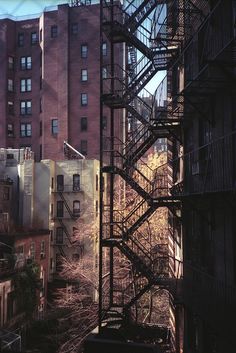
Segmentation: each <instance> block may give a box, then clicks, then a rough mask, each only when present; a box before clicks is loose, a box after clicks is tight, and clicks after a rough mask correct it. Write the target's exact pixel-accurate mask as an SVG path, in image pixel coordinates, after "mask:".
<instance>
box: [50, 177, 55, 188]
mask: <svg viewBox="0 0 236 353" xmlns="http://www.w3.org/2000/svg"><path fill="white" fill-rule="evenodd" d="M53 188H54V178H53V177H52V178H51V189H53Z"/></svg>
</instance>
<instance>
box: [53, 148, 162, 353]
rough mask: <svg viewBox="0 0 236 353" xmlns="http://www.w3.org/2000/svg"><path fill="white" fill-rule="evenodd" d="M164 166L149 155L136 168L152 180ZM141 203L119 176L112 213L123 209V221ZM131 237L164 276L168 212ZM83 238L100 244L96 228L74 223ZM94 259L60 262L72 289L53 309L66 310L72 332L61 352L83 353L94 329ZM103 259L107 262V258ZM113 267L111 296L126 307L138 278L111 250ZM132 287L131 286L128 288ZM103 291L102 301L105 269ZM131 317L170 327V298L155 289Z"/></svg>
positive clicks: (77, 236)
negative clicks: (121, 297)
mask: <svg viewBox="0 0 236 353" xmlns="http://www.w3.org/2000/svg"><path fill="white" fill-rule="evenodd" d="M165 162H166V154H165V153H163V154H162V155H159V156H158V155H156V154H153V155H152V156H149V157H148V158H147V159H146V160H145V161H144V162H142V163H140V165H138V168H139V171H140V172H141V173H142V174H143V175H145V176H147V177H150V174H151V175H152V177H153V176H154V175H155V172H156V170H157V168H158V170H159V171H160V172H162V171H164V168H165ZM162 165H163V167H162ZM133 177H134V178H136V180H137V181H138V182H139V185H140V186H141V187H145V185H142V178H140V173H138V172H137V171H135V170H134V171H133ZM139 198H140V196H139V195H138V194H137V193H136V192H135V191H134V190H133V189H131V188H130V187H129V186H128V185H127V184H125V183H124V181H123V180H122V178H120V177H117V182H116V190H115V210H116V209H117V212H121V211H120V210H121V208H122V212H121V215H122V217H125V215H127V214H128V213H129V212H130V211H131V209H132V207H134V204H135V202H138V200H139ZM105 216H106V215H105ZM133 236H134V237H135V239H136V240H137V241H138V242H139V243H140V244H141V245H142V246H143V247H144V248H145V249H147V252H148V253H149V254H150V256H151V258H152V263H151V266H152V270H153V272H154V273H155V274H157V275H161V276H165V275H166V276H168V275H169V273H168V271H169V258H168V237H169V234H168V226H167V211H166V209H164V208H159V209H158V210H156V212H155V213H154V214H153V215H152V217H150V219H149V220H148V222H145V223H144V224H143V225H142V226H141V227H140V229H138V231H136V232H135V234H134V235H133ZM84 238H86V239H90V240H91V241H92V242H94V241H95V242H97V241H98V225H97V224H96V223H90V224H89V225H88V224H86V223H82V222H79V223H78V224H77V231H76V233H75V239H77V240H78V242H83V239H84ZM127 243H128V244H129V240H127ZM93 249H95V248H93ZM97 250H98V249H97ZM96 256H97V254H96V253H92V254H91V253H90V254H89V253H84V254H83V256H82V258H81V259H80V260H79V261H72V260H67V259H64V262H63V270H62V272H61V276H62V277H64V278H65V279H67V280H68V283H71V285H70V286H69V287H68V286H67V288H65V289H61V290H59V292H58V299H57V301H56V304H57V305H58V306H59V307H63V308H67V309H68V315H67V316H66V317H65V318H64V320H68V321H69V322H70V329H69V330H68V332H67V337H66V341H65V343H63V344H62V345H61V347H60V350H59V352H63V353H67V352H68V353H69V352H70V353H72V352H81V351H82V343H83V341H84V339H85V338H86V336H87V335H88V334H89V333H90V332H91V331H92V330H93V329H94V328H95V327H96V326H97V324H98V304H97V293H98V261H97V260H96ZM94 258H95V261H94ZM104 258H105V260H104V261H105V262H106V256H104ZM107 262H109V254H107ZM114 263H115V267H116V271H115V275H114V277H115V279H114V286H115V288H114V292H115V293H117V300H118V301H119V300H121V299H120V298H119V296H120V295H123V296H126V297H125V298H123V300H125V301H126V302H127V301H129V300H130V299H131V298H132V296H133V295H134V294H135V290H136V289H135V285H136V283H135V281H136V280H137V279H136V278H137V276H135V269H134V267H133V265H132V263H131V262H130V261H129V260H128V259H127V258H126V257H125V256H124V255H123V254H122V252H121V251H120V250H119V249H116V248H115V250H114ZM104 268H109V266H107V264H106V263H104ZM130 283H131V284H132V286H130ZM127 288H130V290H127ZM102 290H103V298H104V300H106V297H107V296H106V293H108V290H109V272H106V270H105V271H104V275H103V286H102ZM131 313H132V319H133V320H134V321H136V322H138V323H140V322H142V323H144V322H145V323H154V324H156V323H162V324H168V320H169V293H168V292H167V291H165V290H162V289H160V288H158V287H153V288H152V289H150V290H149V291H148V292H147V293H146V294H145V295H143V296H142V297H141V299H139V301H138V302H137V303H136V304H135V305H134V307H133V310H132V311H131Z"/></svg>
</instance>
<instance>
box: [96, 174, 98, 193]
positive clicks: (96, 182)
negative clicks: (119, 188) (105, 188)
mask: <svg viewBox="0 0 236 353" xmlns="http://www.w3.org/2000/svg"><path fill="white" fill-rule="evenodd" d="M96 191H98V174H96Z"/></svg>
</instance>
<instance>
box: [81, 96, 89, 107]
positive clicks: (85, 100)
mask: <svg viewBox="0 0 236 353" xmlns="http://www.w3.org/2000/svg"><path fill="white" fill-rule="evenodd" d="M81 105H88V95H87V93H81Z"/></svg>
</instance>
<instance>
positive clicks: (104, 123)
mask: <svg viewBox="0 0 236 353" xmlns="http://www.w3.org/2000/svg"><path fill="white" fill-rule="evenodd" d="M102 128H103V130H106V129H107V117H106V116H103V117H102Z"/></svg>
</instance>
